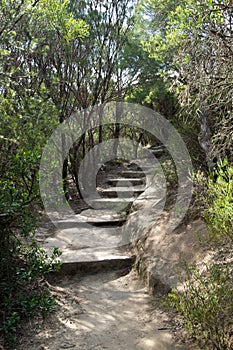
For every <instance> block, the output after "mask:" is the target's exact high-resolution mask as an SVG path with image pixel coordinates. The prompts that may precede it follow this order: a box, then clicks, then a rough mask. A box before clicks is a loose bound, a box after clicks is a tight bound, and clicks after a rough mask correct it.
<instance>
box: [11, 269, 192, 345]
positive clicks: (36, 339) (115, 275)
mask: <svg viewBox="0 0 233 350" xmlns="http://www.w3.org/2000/svg"><path fill="white" fill-rule="evenodd" d="M50 283H51V282H50ZM51 284H52V290H53V293H54V294H55V295H56V297H57V303H58V307H57V311H56V312H55V313H53V314H52V315H51V316H50V317H49V318H48V319H47V320H44V321H43V320H41V319H37V320H36V321H34V322H33V323H31V325H30V327H28V328H27V329H24V337H23V338H22V339H21V340H20V344H19V346H18V347H17V350H25V349H27V350H58V349H74V350H78V349H80V350H103V349H108V350H123V349H125V350H126V349H127V350H152V349H153V350H174V349H180V350H188V349H194V347H192V346H191V344H190V342H188V341H187V342H186V343H185V342H184V339H181V337H180V334H178V336H177V337H176V339H175V337H174V335H175V334H176V332H177V331H178V333H179V332H180V331H179V329H180V326H179V324H177V323H175V322H172V320H171V315H168V314H166V313H165V312H164V311H163V310H162V309H161V308H160V307H158V305H159V302H160V301H159V299H158V297H157V298H153V297H151V296H149V295H148V293H147V291H146V289H145V288H144V287H143V286H142V284H141V283H140V282H139V281H138V277H137V275H136V273H135V272H134V271H131V272H130V273H129V274H127V275H124V276H122V272H111V273H101V274H97V275H92V276H86V277H82V278H80V277H78V276H74V277H72V278H71V277H70V278H66V279H63V280H60V281H59V280H57V281H53V282H52V283H51ZM177 339H179V340H180V341H178V340H177Z"/></svg>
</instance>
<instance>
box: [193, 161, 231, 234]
mask: <svg viewBox="0 0 233 350" xmlns="http://www.w3.org/2000/svg"><path fill="white" fill-rule="evenodd" d="M203 180H204V179H203V175H202V174H201V173H198V175H197V176H196V183H197V184H199V185H200V184H201V183H202V184H203ZM200 200H201V201H202V203H203V211H202V213H203V216H204V219H205V222H206V223H207V226H208V232H209V234H210V237H211V238H212V239H214V240H215V241H222V240H223V239H228V240H230V241H232V240H233V222H232V216H233V166H231V165H229V164H228V160H227V159H225V160H224V161H222V162H221V161H220V162H219V163H217V165H216V167H215V170H214V171H212V172H210V174H209V176H208V179H207V181H206V182H205V192H204V194H200Z"/></svg>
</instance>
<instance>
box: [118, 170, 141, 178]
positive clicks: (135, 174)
mask: <svg viewBox="0 0 233 350" xmlns="http://www.w3.org/2000/svg"><path fill="white" fill-rule="evenodd" d="M120 175H121V176H124V177H127V178H131V179H134V178H139V177H141V178H145V176H146V174H145V173H144V172H143V171H141V170H124V171H122V172H121V174H120Z"/></svg>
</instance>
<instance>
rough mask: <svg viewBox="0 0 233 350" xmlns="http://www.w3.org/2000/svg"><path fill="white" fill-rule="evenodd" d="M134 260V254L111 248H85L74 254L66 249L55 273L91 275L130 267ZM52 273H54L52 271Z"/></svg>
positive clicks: (62, 274)
mask: <svg viewBox="0 0 233 350" xmlns="http://www.w3.org/2000/svg"><path fill="white" fill-rule="evenodd" d="M134 262H135V256H134V255H126V254H123V253H121V252H120V251H117V250H116V249H113V250H105V249H102V250H98V251H95V250H92V249H89V250H88V249H86V250H85V251H83V252H82V254H79V256H78V257H77V255H75V254H74V251H69V250H67V251H66V252H64V254H63V255H62V259H61V268H60V270H59V271H58V272H55V274H56V275H59V276H66V275H75V274H77V273H78V274H79V275H88V274H89V275H91V274H95V273H99V272H105V271H113V270H121V269H126V268H127V269H131V268H132V266H133V264H134ZM53 274H54V273H53Z"/></svg>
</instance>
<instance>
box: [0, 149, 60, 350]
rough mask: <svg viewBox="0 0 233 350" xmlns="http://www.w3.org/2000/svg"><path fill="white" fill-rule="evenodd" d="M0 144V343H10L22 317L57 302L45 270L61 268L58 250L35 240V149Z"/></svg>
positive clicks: (45, 310)
mask: <svg viewBox="0 0 233 350" xmlns="http://www.w3.org/2000/svg"><path fill="white" fill-rule="evenodd" d="M3 146H4V145H2V148H1V149H0V155H1V156H2V157H5V158H3V159H7V161H6V162H3V163H2V167H3V165H4V169H1V170H3V171H2V172H1V175H0V188H1V192H0V291H1V293H0V345H3V346H5V347H6V348H9V349H12V347H13V345H15V343H16V340H17V330H18V329H19V326H20V322H21V321H22V320H23V319H25V318H27V317H32V316H35V315H37V314H40V315H42V316H43V317H45V316H46V315H47V314H48V313H49V312H51V311H53V310H54V308H55V300H54V299H53V298H52V297H51V295H50V293H49V290H47V288H46V286H45V283H43V281H44V275H45V274H46V273H48V272H50V271H52V270H54V269H57V268H59V266H60V262H59V261H58V260H57V257H58V256H59V255H60V252H59V251H58V249H54V252H53V254H52V255H51V256H48V255H47V254H46V252H45V251H44V250H43V249H42V248H41V247H39V246H38V245H37V244H36V243H35V241H34V231H35V227H36V225H37V224H38V220H37V216H36V208H37V206H38V203H39V195H38V179H37V177H38V176H37V172H38V171H37V169H38V162H39V160H40V157H39V153H38V151H37V150H31V151H23V150H22V149H17V148H16V147H15V149H14V152H12V149H10V153H7V151H8V148H6V147H3Z"/></svg>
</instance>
